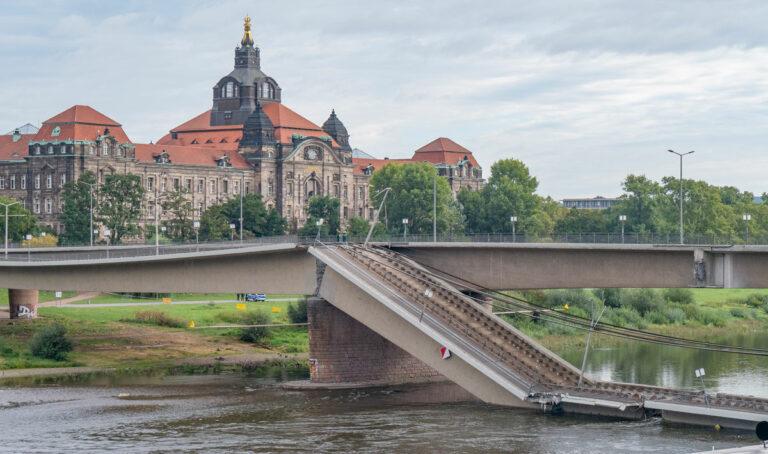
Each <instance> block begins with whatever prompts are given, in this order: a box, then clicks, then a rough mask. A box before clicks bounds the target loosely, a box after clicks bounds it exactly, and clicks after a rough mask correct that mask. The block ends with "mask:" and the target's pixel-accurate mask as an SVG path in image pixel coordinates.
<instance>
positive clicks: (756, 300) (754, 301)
mask: <svg viewBox="0 0 768 454" xmlns="http://www.w3.org/2000/svg"><path fill="white" fill-rule="evenodd" d="M741 303H743V304H746V305H748V306H752V307H762V306H764V305H766V304H768V295H760V294H759V293H753V294H751V295H749V296H747V297H746V298H744V299H743V300H742V301H741Z"/></svg>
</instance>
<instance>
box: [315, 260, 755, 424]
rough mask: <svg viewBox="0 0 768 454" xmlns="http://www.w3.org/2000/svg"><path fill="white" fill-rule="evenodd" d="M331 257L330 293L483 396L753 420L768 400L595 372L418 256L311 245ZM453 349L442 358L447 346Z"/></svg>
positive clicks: (627, 413)
mask: <svg viewBox="0 0 768 454" xmlns="http://www.w3.org/2000/svg"><path fill="white" fill-rule="evenodd" d="M310 253H312V254H313V255H314V256H315V257H317V258H318V259H319V260H320V261H322V262H323V263H325V264H326V265H327V268H326V270H325V272H324V275H323V277H322V284H321V286H320V296H321V297H323V298H325V299H326V300H327V301H329V302H330V303H331V304H333V305H335V306H336V307H338V308H339V309H341V310H342V311H344V312H346V313H347V314H349V315H350V316H352V317H353V318H355V319H357V320H358V321H360V322H361V323H363V324H365V325H366V326H368V327H369V328H370V329H372V330H374V331H375V332H377V333H378V334H380V335H381V336H383V337H385V338H386V339H388V340H389V341H391V342H392V343H394V344H395V345H398V346H399V347H400V348H402V349H403V350H405V351H407V352H408V353H410V354H411V355H413V356H415V357H417V358H418V359H420V360H422V361H424V362H425V363H426V364H428V365H429V366H431V367H433V368H435V369H436V370H437V371H439V372H440V373H441V374H443V375H444V376H445V377H447V378H448V379H450V380H451V381H454V382H455V383H457V384H458V385H460V386H461V387H463V388H464V389H466V390H467V391H469V392H470V393H472V394H473V395H475V396H476V397H478V398H480V399H481V400H483V401H485V402H489V403H494V404H501V405H509V406H519V407H544V408H546V409H549V410H553V411H563V412H570V413H581V414H599V415H606V416H613V417H619V418H628V419H636V418H642V417H644V416H647V415H649V414H652V415H653V414H660V415H662V416H663V417H664V418H665V419H668V420H672V421H676V422H684V423H689V424H702V425H714V424H720V425H721V426H723V427H735V428H741V429H752V428H753V427H754V425H755V424H756V422H758V421H761V420H765V419H768V400H765V399H757V398H752V397H747V396H731V395H710V396H705V395H704V394H703V393H701V392H695V391H687V390H675V389H668V388H660V387H652V386H644V385H633V384H624V383H612V382H604V381H595V380H591V379H590V378H589V377H586V378H585V379H584V380H583V381H582V383H581V384H579V377H580V375H581V372H580V371H579V370H578V369H576V368H575V367H573V366H572V365H570V364H569V363H567V362H566V361H564V360H562V359H560V358H559V357H558V356H557V355H555V354H553V353H552V352H550V351H548V350H547V349H545V348H544V347H542V346H541V345H539V344H538V343H537V342H535V341H533V340H532V339H530V338H528V337H527V336H525V335H524V334H522V333H521V332H519V331H517V330H516V329H515V328H514V327H512V326H511V325H509V324H507V323H506V322H505V321H504V320H502V319H500V318H499V317H497V316H495V315H493V314H491V313H489V312H488V311H486V310H484V309H483V307H482V306H481V305H480V304H479V303H477V302H476V301H473V300H471V299H470V298H468V297H466V296H464V295H462V294H461V293H460V292H459V291H458V290H457V289H456V288H453V287H452V286H451V285H450V284H449V283H447V282H445V281H443V280H441V279H440V278H439V277H437V276H435V275H434V274H431V273H429V272H427V271H426V270H425V269H423V268H422V267H420V266H419V265H418V264H416V263H415V262H413V261H411V260H409V259H407V258H404V257H402V256H400V255H399V254H395V253H392V252H387V251H381V250H378V251H373V250H370V249H362V248H359V247H334V246H331V247H323V248H311V249H310ZM443 346H444V347H448V349H449V350H450V351H451V352H453V356H452V357H451V358H450V359H448V360H443V359H441V357H440V355H439V353H438V352H439V350H440V347H443Z"/></svg>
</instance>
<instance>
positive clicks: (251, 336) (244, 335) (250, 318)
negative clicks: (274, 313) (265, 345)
mask: <svg viewBox="0 0 768 454" xmlns="http://www.w3.org/2000/svg"><path fill="white" fill-rule="evenodd" d="M240 320H241V321H242V322H243V324H244V325H267V324H269V323H271V322H272V317H271V316H270V315H269V314H267V313H266V312H262V311H252V312H246V313H244V314H242V316H241V317H240ZM270 334H271V330H270V328H269V327H268V326H250V327H248V328H243V330H242V331H241V332H240V340H242V341H243V342H252V343H254V344H256V343H260V342H261V341H263V340H265V339H267V338H268V337H269V336H270Z"/></svg>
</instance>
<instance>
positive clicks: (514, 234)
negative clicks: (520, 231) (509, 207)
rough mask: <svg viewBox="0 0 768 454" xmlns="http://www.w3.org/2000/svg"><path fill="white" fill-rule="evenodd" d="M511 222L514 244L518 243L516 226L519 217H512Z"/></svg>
mask: <svg viewBox="0 0 768 454" xmlns="http://www.w3.org/2000/svg"><path fill="white" fill-rule="evenodd" d="M509 222H511V223H512V242H513V243H515V242H517V235H516V233H515V224H517V216H510V217H509Z"/></svg>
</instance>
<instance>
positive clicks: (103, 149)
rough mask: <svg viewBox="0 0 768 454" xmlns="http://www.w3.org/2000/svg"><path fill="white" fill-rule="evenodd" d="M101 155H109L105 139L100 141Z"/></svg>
mask: <svg viewBox="0 0 768 454" xmlns="http://www.w3.org/2000/svg"><path fill="white" fill-rule="evenodd" d="M101 155H102V156H108V155H109V144H108V143H107V141H106V140H103V141H102V142H101Z"/></svg>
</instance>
